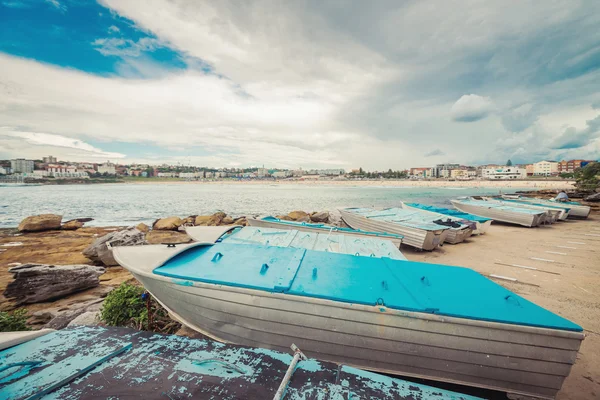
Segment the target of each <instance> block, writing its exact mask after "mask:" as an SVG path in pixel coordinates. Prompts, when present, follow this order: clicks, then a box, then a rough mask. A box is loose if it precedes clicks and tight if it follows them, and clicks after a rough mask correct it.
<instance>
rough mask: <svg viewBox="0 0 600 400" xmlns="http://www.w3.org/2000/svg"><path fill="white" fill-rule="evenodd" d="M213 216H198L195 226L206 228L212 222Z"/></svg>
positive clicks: (195, 219)
mask: <svg viewBox="0 0 600 400" xmlns="http://www.w3.org/2000/svg"><path fill="white" fill-rule="evenodd" d="M211 217H212V215H198V216H197V217H196V218H194V225H196V226H205V225H206V224H208V221H210V219H211Z"/></svg>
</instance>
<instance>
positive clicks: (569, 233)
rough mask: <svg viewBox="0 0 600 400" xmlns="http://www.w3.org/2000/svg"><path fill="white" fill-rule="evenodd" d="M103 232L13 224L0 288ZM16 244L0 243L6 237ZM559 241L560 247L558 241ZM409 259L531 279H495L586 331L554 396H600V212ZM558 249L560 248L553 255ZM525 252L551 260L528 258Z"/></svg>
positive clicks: (116, 274)
mask: <svg viewBox="0 0 600 400" xmlns="http://www.w3.org/2000/svg"><path fill="white" fill-rule="evenodd" d="M108 232H109V231H107V230H105V229H103V228H83V229H79V230H77V231H53V232H40V233H31V234H25V235H20V236H12V235H13V234H15V231H14V230H0V249H4V251H1V252H0V293H1V292H3V291H4V289H5V287H6V285H7V284H8V282H10V280H11V279H12V277H11V274H9V273H8V268H9V264H10V263H14V262H21V263H25V262H39V263H57V264H61V263H64V264H68V263H84V262H87V261H88V260H86V259H85V258H84V257H83V256H82V255H81V253H80V252H81V251H82V250H83V249H84V248H85V247H86V246H87V245H88V244H89V243H91V242H92V240H94V238H95V237H96V235H102V234H105V233H108ZM15 242H18V243H21V245H15V246H2V245H3V244H7V243H15ZM559 246H563V247H559ZM402 251H403V253H404V254H405V255H406V257H407V258H408V259H409V260H412V261H423V262H429V263H436V264H445V265H457V266H463V267H469V268H473V269H474V270H476V271H478V272H480V273H482V274H484V275H489V274H497V275H501V276H506V277H512V278H516V279H518V280H519V281H522V282H524V283H529V284H535V285H539V287H536V286H530V285H527V284H521V283H511V282H506V281H500V280H498V281H497V282H498V283H499V284H501V285H503V286H505V287H506V288H508V289H510V290H512V291H514V292H516V293H518V294H519V295H521V296H523V297H525V298H527V299H529V300H531V301H533V302H534V303H536V304H538V305H540V306H542V307H545V308H547V309H548V310H550V311H552V312H555V313H557V314H559V315H561V316H563V317H565V318H568V319H570V320H572V321H573V322H575V323H577V324H579V325H581V326H582V327H583V328H584V329H585V334H586V338H585V340H584V341H583V344H582V347H581V350H580V352H579V355H578V357H577V361H576V364H575V365H574V367H573V369H572V371H571V374H570V376H569V377H568V378H567V379H566V381H565V383H564V386H563V389H562V390H561V391H560V393H559V395H558V397H557V398H558V399H560V400H564V399H577V400H584V399H586V400H587V399H592V398H597V397H598V396H600V290H598V288H600V213H599V212H598V211H595V212H593V213H592V215H591V216H590V218H589V219H588V220H583V221H571V220H569V221H566V222H560V223H557V224H554V225H551V226H542V227H538V228H521V227H516V226H509V225H502V224H493V225H492V226H491V228H490V230H489V231H488V232H487V233H486V234H485V235H482V236H475V237H472V238H470V239H469V240H468V241H467V242H465V243H461V244H458V245H449V244H446V245H444V246H443V247H442V248H440V249H439V250H436V251H433V252H418V251H414V250H410V249H409V248H404V247H403V248H402ZM558 253H561V254H558ZM531 257H537V258H543V259H547V260H554V261H555V262H553V263H552V262H547V261H539V260H537V261H536V260H532V259H531ZM495 262H503V263H509V264H520V265H526V266H531V267H536V268H539V269H544V270H548V271H552V272H557V273H559V274H560V275H551V274H547V273H543V272H540V271H532V270H526V269H521V268H514V267H508V266H503V265H498V264H495ZM100 279H101V286H105V285H108V286H117V285H118V284H120V283H121V282H124V281H127V280H130V279H133V278H132V277H131V275H130V274H129V273H128V272H127V271H126V270H124V269H123V268H120V267H111V268H108V269H107V273H106V274H105V275H103V276H101V278H100ZM101 289H102V288H96V289H91V290H88V291H84V292H80V293H78V294H76V295H73V296H70V297H66V298H63V299H61V300H58V301H56V302H49V303H39V304H33V305H29V306H27V308H28V309H29V310H30V312H34V311H44V310H47V309H54V310H58V309H60V310H62V309H64V308H65V307H67V308H69V307H73V306H74V304H75V303H77V302H80V301H82V300H87V299H89V298H93V297H94V296H97V295H98V294H97V293H98V292H102V291H101ZM0 303H2V307H0V309H2V308H3V309H8V308H10V304H9V303H10V302H8V301H6V299H4V298H2V297H1V296H0Z"/></svg>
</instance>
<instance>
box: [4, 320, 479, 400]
mask: <svg viewBox="0 0 600 400" xmlns="http://www.w3.org/2000/svg"><path fill="white" fill-rule="evenodd" d="M4 335H11V336H12V341H13V342H14V345H13V346H12V347H10V348H7V349H4V350H3V351H0V399H10V400H25V399H30V400H32V399H42V400H75V399H117V398H119V399H134V398H135V399H139V398H142V399H145V400H153V399H157V400H158V399H161V400H162V399H274V398H275V396H276V395H277V393H278V389H279V388H282V389H283V392H282V393H283V395H282V396H281V397H279V398H280V399H283V400H301V399H321V398H325V397H322V396H321V394H323V393H329V394H331V396H327V398H328V399H338V398H339V399H342V398H350V397H351V398H353V399H354V398H356V399H359V398H360V399H383V400H411V399H423V400H425V399H431V400H434V399H435V400H481V399H480V398H479V397H474V396H469V395H463V394H460V393H456V392H452V391H450V390H444V389H440V388H436V387H432V386H427V385H423V384H419V383H415V382H408V381H405V380H402V379H397V378H391V377H388V376H384V375H379V374H375V373H371V372H368V371H362V370H359V369H356V368H352V367H350V366H348V365H337V364H334V363H330V362H323V361H318V360H315V359H301V360H300V361H299V362H298V363H297V364H296V366H295V368H294V369H293V371H292V375H291V378H292V379H289V380H286V379H285V376H286V372H287V371H288V369H289V368H290V365H291V364H292V362H293V358H292V355H290V354H289V353H290V351H289V349H288V350H287V351H285V352H278V351H273V350H269V349H264V348H257V347H241V346H235V345H226V344H223V343H217V342H215V341H213V340H208V339H190V338H188V337H184V336H175V335H163V334H158V333H153V332H145V331H136V330H133V329H127V328H114V327H109V328H104V327H98V326H94V327H91V326H74V327H68V328H66V329H62V330H60V331H52V330H46V331H45V332H42V334H41V335H29V334H28V333H27V332H11V333H9V334H7V333H0V346H1V345H2V344H3V336H4ZM17 339H19V340H17ZM300 350H301V349H300Z"/></svg>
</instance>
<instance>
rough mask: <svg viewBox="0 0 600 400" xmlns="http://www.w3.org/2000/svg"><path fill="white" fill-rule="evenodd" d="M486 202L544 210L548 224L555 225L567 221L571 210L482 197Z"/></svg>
mask: <svg viewBox="0 0 600 400" xmlns="http://www.w3.org/2000/svg"><path fill="white" fill-rule="evenodd" d="M482 199H483V200H484V201H491V202H495V203H498V204H502V205H506V206H512V207H521V208H528V209H531V210H542V211H545V212H546V222H548V223H551V224H553V223H555V222H557V221H565V220H566V219H567V217H568V216H569V209H568V208H565V207H555V206H545V205H541V204H535V203H527V202H521V201H517V200H505V199H503V198H497V197H482Z"/></svg>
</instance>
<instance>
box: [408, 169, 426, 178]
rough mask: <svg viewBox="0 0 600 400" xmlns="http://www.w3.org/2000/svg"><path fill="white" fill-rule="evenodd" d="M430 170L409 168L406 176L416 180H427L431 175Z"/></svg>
mask: <svg viewBox="0 0 600 400" xmlns="http://www.w3.org/2000/svg"><path fill="white" fill-rule="evenodd" d="M431 171H432V169H431V168H427V167H425V168H411V169H410V170H409V171H408V175H409V176H412V177H416V178H429V177H430V175H431Z"/></svg>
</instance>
